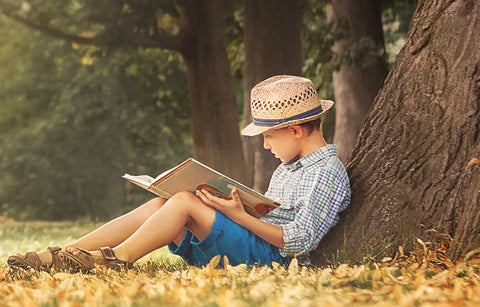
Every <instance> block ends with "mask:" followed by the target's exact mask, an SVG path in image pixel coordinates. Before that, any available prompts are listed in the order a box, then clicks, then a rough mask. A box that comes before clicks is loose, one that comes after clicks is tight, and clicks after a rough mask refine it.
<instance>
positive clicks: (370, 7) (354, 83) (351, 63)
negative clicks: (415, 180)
mask: <svg viewBox="0 0 480 307" xmlns="http://www.w3.org/2000/svg"><path fill="white" fill-rule="evenodd" d="M327 12H328V17H329V20H330V21H334V22H336V23H338V24H340V25H341V24H345V23H346V29H342V32H343V35H344V39H342V40H341V41H338V42H336V43H335V45H334V47H333V50H334V52H335V53H336V54H337V55H338V56H340V54H343V55H345V54H346V53H348V54H350V50H352V53H353V54H356V55H358V54H360V57H361V59H360V61H357V60H354V59H353V60H352V59H345V57H344V56H343V57H342V56H340V57H341V58H342V59H341V60H342V65H341V66H340V68H339V70H338V71H335V72H334V73H333V86H334V91H335V101H336V109H335V110H336V115H335V137H334V141H333V142H334V143H335V144H337V146H338V157H339V158H340V160H341V161H343V162H346V161H347V160H348V158H349V156H350V153H351V151H352V149H353V147H354V146H355V142H356V141H357V137H358V134H359V132H360V129H361V128H362V126H363V121H364V119H365V117H366V116H367V114H368V111H369V110H370V107H371V105H372V103H373V100H374V98H375V96H376V95H377V93H378V90H379V89H380V88H381V87H382V85H383V81H384V79H385V76H386V75H387V72H388V70H387V64H386V62H385V60H384V59H383V57H382V55H383V52H382V51H384V39H383V30H382V21H381V12H380V1H379V0H332V1H331V4H329V5H328V11H327ZM345 61H347V62H348V63H345Z"/></svg>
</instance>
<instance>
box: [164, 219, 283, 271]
mask: <svg viewBox="0 0 480 307" xmlns="http://www.w3.org/2000/svg"><path fill="white" fill-rule="evenodd" d="M168 248H169V249H170V251H171V252H172V253H174V254H176V255H179V256H181V257H182V258H183V259H185V261H186V262H187V263H188V264H189V265H196V266H203V265H206V264H208V263H209V262H210V260H211V259H212V258H213V257H214V256H217V255H220V256H221V261H220V264H219V265H220V266H222V265H223V256H227V257H228V260H229V262H230V264H232V265H238V264H241V263H245V264H256V265H270V264H271V263H272V261H275V262H278V263H281V264H283V263H284V262H285V258H284V257H282V256H281V255H280V252H279V249H278V247H276V246H274V245H272V244H270V243H268V242H267V241H265V240H263V239H262V238H260V237H258V236H257V235H255V234H254V233H253V232H251V231H249V230H248V229H246V228H244V227H242V226H240V225H238V224H237V223H235V222H233V221H232V220H230V219H229V218H228V217H226V216H225V215H223V214H222V213H221V212H219V211H216V219H215V223H214V224H213V226H212V230H211V231H210V233H209V234H208V235H207V237H206V238H205V239H203V240H202V241H198V239H197V238H196V237H195V236H194V235H193V234H192V233H191V232H190V231H189V230H187V233H186V234H185V237H183V240H182V242H180V245H179V246H177V245H176V244H175V243H173V242H172V243H170V244H169V245H168Z"/></svg>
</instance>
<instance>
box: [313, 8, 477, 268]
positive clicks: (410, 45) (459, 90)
mask: <svg viewBox="0 0 480 307" xmlns="http://www.w3.org/2000/svg"><path fill="white" fill-rule="evenodd" d="M479 31H480V4H479V3H478V1H473V0H470V1H455V0H442V1H435V2H432V1H420V2H419V5H418V8H417V11H416V12H415V15H414V17H413V20H412V22H411V26H410V30H409V33H408V39H407V42H406V44H405V46H404V47H403V48H402V50H401V52H400V54H399V56H398V58H397V60H396V61H395V64H394V66H393V68H392V71H391V72H390V74H389V76H388V77H387V79H386V81H385V86H384V87H383V88H382V90H381V91H380V92H379V94H378V96H377V98H376V99H375V102H374V105H373V108H372V110H371V112H370V113H369V115H368V117H367V119H366V121H365V126H364V128H363V130H362V132H361V134H360V137H359V141H358V143H357V145H356V147H355V149H354V151H353V154H352V159H351V161H350V163H349V164H348V166H347V169H348V172H349V175H350V178H351V184H352V203H351V206H350V207H349V208H348V209H347V210H346V212H345V213H344V214H343V215H342V217H341V220H340V223H339V224H338V225H337V226H336V227H335V228H334V229H333V230H332V231H330V232H329V233H328V234H327V236H326V237H325V238H324V239H323V240H322V242H321V244H320V246H319V249H318V250H317V254H316V260H317V263H321V262H322V260H325V258H330V259H331V257H332V255H334V254H335V253H337V252H338V251H342V252H346V253H347V254H348V256H349V257H353V258H356V259H359V258H360V257H361V256H362V255H365V254H366V252H367V251H366V249H367V248H368V249H371V250H372V251H373V254H374V255H375V254H376V253H378V252H379V251H380V250H381V249H382V248H383V247H385V245H386V243H390V246H391V248H392V249H396V248H397V247H398V245H403V244H406V242H407V243H408V242H409V243H411V242H412V241H413V239H414V238H415V237H421V238H424V237H431V235H432V233H433V234H442V233H444V234H447V235H449V236H451V237H452V238H453V243H454V245H453V248H452V249H451V250H450V255H451V256H452V257H454V258H456V257H458V256H459V255H461V254H462V253H465V252H467V251H468V250H469V248H471V247H474V246H478V245H479V243H480V241H479V238H480V236H479V232H480V225H479V222H478V221H479V220H480V210H479V209H478V203H479V200H480V198H479V197H480V196H479V195H480V194H479V193H478V191H479V190H480V186H479V185H480V180H479V179H480V169H479V165H478V160H475V158H477V159H478V157H479V152H480V141H479V133H478V131H479V128H480V87H479V84H480V60H479V59H480V42H479V40H478V39H476V33H478V32H479Z"/></svg>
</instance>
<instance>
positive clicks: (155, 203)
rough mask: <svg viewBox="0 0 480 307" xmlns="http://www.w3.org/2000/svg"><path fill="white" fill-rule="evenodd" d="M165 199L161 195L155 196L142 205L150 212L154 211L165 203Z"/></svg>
mask: <svg viewBox="0 0 480 307" xmlns="http://www.w3.org/2000/svg"><path fill="white" fill-rule="evenodd" d="M165 202H166V199H165V198H163V197H156V198H153V199H151V200H150V201H148V202H147V203H145V204H144V205H143V206H144V207H146V209H147V210H148V211H149V212H150V214H153V213H155V211H157V210H158V209H160V208H162V207H163V205H164V204H165Z"/></svg>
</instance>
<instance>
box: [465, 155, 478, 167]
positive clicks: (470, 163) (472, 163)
mask: <svg viewBox="0 0 480 307" xmlns="http://www.w3.org/2000/svg"><path fill="white" fill-rule="evenodd" d="M478 163H480V160H478V158H473V159H472V160H470V161H469V162H468V163H467V167H466V168H465V169H468V168H469V167H471V166H473V165H476V164H478Z"/></svg>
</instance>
